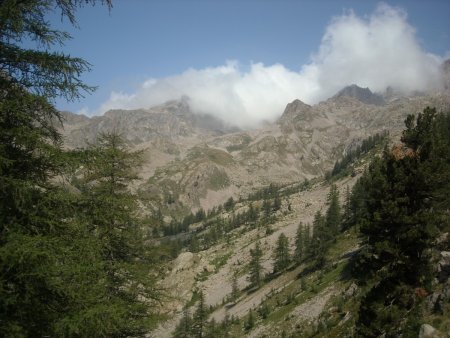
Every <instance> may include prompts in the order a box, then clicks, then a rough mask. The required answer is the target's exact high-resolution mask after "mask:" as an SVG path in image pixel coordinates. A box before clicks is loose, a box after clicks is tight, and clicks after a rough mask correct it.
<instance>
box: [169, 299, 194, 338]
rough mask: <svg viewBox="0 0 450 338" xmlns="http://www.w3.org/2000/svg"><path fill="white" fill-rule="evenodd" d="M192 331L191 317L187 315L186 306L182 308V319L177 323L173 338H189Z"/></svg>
mask: <svg viewBox="0 0 450 338" xmlns="http://www.w3.org/2000/svg"><path fill="white" fill-rule="evenodd" d="M191 331H192V317H191V314H190V313H189V309H188V308H187V306H185V307H184V308H183V317H182V318H181V320H180V322H179V323H178V325H177V327H176V329H175V332H174V334H173V336H174V338H189V337H191Z"/></svg>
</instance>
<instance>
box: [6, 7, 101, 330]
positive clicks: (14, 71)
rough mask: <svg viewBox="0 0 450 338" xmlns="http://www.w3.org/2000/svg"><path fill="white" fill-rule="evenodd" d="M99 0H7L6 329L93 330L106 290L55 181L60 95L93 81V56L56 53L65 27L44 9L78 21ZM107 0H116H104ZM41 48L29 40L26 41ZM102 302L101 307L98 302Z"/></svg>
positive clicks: (68, 197)
mask: <svg viewBox="0 0 450 338" xmlns="http://www.w3.org/2000/svg"><path fill="white" fill-rule="evenodd" d="M95 2H96V1H95V0H92V1H91V0H87V1H81V0H69V1H62V0H54V1H52V0H24V1H15V0H4V1H2V2H1V3H0V224H1V227H0V267H1V271H2V274H1V275H0V318H1V319H0V336H3V337H18V336H35V337H37V336H74V335H79V336H80V335H81V336H92V335H95V334H98V333H100V334H101V332H102V327H101V326H99V325H94V323H95V322H98V317H97V318H94V317H95V316H96V315H97V314H98V312H97V311H93V308H94V307H95V306H96V304H97V306H98V304H101V299H102V295H103V294H104V289H103V288H102V284H101V281H102V280H103V277H104V275H103V273H102V269H101V268H102V265H103V263H102V261H101V257H100V256H99V251H98V247H97V243H96V241H94V238H92V237H91V236H90V235H89V232H88V231H87V229H86V227H85V224H83V223H82V222H78V221H77V220H76V218H75V217H74V214H75V213H76V210H75V209H76V208H75V207H74V204H75V203H76V202H75V201H76V197H75V196H74V195H73V194H71V193H70V192H69V191H68V190H67V189H65V187H64V185H63V184H62V183H61V184H55V182H56V177H57V176H59V177H61V175H62V174H63V171H64V170H65V161H66V160H70V159H68V158H65V157H64V153H63V152H62V149H61V136H60V134H59V132H58V130H57V127H58V126H59V125H60V121H61V114H60V112H59V111H57V110H56V109H55V108H54V107H53V105H52V104H51V102H50V101H51V100H53V99H54V98H56V97H64V98H67V99H75V98H77V97H80V96H81V95H82V93H83V91H84V92H90V91H92V89H93V88H92V87H89V86H87V85H86V84H84V83H83V82H82V81H81V80H80V79H79V76H80V74H81V73H83V72H84V71H87V70H89V64H88V63H87V62H86V61H84V60H82V59H80V58H73V57H70V56H69V55H65V54H62V53H59V52H49V50H51V47H54V46H55V45H59V44H62V43H63V42H64V40H65V39H66V38H67V37H68V34H66V33H65V32H61V31H58V30H55V29H53V28H52V27H51V26H50V24H49V21H48V20H47V19H46V18H45V16H46V14H48V12H50V11H53V10H57V11H60V12H61V14H62V16H63V17H65V18H68V19H69V21H70V22H71V23H75V10H76V8H77V7H78V6H80V5H82V4H85V3H91V4H94V3H95ZM105 2H106V3H109V1H105ZM25 38H27V39H29V41H32V42H35V43H36V46H37V48H35V49H26V48H25V47H24V44H23V43H22V42H23V40H24V39H25ZM97 308H98V307H97Z"/></svg>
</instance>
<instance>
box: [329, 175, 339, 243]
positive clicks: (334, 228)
mask: <svg viewBox="0 0 450 338" xmlns="http://www.w3.org/2000/svg"><path fill="white" fill-rule="evenodd" d="M327 204H328V209H327V213H326V215H325V222H326V228H327V230H329V231H330V234H331V236H332V237H335V236H336V235H337V234H338V233H339V230H340V225H341V207H340V204H339V190H338V189H337V187H336V185H335V184H332V185H331V187H330V192H329V194H328V198H327Z"/></svg>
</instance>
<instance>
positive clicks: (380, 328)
mask: <svg viewBox="0 0 450 338" xmlns="http://www.w3.org/2000/svg"><path fill="white" fill-rule="evenodd" d="M405 124H406V130H405V131H404V132H403V136H402V141H403V142H404V145H405V148H402V149H401V148H397V149H396V151H389V150H387V149H386V150H385V152H384V154H383V158H382V159H379V160H376V161H375V162H374V163H372V164H371V166H370V168H369V171H368V172H367V173H366V174H365V175H364V176H363V177H362V179H361V181H360V182H358V189H360V191H365V193H364V194H365V196H364V197H365V198H364V200H363V201H364V204H363V206H362V211H361V212H359V213H355V215H356V217H355V216H354V217H355V218H356V219H355V223H357V224H359V225H360V229H361V233H362V236H363V238H364V240H365V245H364V246H363V249H362V250H361V251H360V253H359V254H358V256H357V258H356V260H355V264H354V276H355V277H357V278H358V279H359V281H360V283H363V284H366V285H367V286H368V292H367V293H366V294H365V296H364V297H363V299H362V301H361V306H360V309H359V317H358V322H357V328H358V335H361V336H378V335H382V334H385V335H386V336H397V335H404V336H412V335H413V334H417V332H418V330H419V326H420V320H418V318H420V313H421V307H422V306H423V301H421V299H420V298H418V297H417V296H416V294H415V292H414V290H416V289H417V288H422V289H430V288H431V279H432V273H431V265H430V255H429V254H430V247H431V245H432V242H433V239H434V238H435V236H436V234H437V231H438V229H439V227H440V225H441V224H442V222H443V221H444V220H447V221H448V219H449V217H448V211H447V208H448V202H449V198H448V196H449V195H448V187H449V183H448V181H447V182H444V181H442V178H443V177H446V178H448V168H449V164H448V163H449V162H448V160H449V159H450V155H449V154H450V141H449V140H450V128H449V126H450V114H448V113H447V114H439V115H437V114H436V111H435V110H434V109H425V110H424V112H423V114H420V115H419V116H418V117H417V119H416V118H414V117H413V116H409V117H408V118H407V119H406V123H405ZM442 126H444V127H442ZM431 168H432V169H431ZM438 182H439V183H438ZM442 186H443V187H444V189H447V195H446V196H445V197H444V195H441V194H440V189H441V188H442ZM445 204H446V205H447V206H444V205H445ZM444 222H445V221H444Z"/></svg>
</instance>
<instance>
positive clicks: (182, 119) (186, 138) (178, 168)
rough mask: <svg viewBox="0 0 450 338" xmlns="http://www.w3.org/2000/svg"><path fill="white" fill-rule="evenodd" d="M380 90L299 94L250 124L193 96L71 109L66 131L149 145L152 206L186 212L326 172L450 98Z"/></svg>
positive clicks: (81, 138)
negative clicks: (97, 109)
mask: <svg viewBox="0 0 450 338" xmlns="http://www.w3.org/2000/svg"><path fill="white" fill-rule="evenodd" d="M378 98H379V97H378V96H376V95H375V94H372V93H371V92H370V90H368V89H362V88H359V87H357V86H350V87H347V88H345V89H343V90H342V91H341V92H339V93H338V94H337V95H335V96H334V97H332V98H330V99H328V100H326V101H324V102H321V103H319V104H317V105H315V106H309V105H307V104H305V103H303V102H301V101H300V100H295V101H293V102H291V103H289V104H288V105H287V106H286V109H285V111H284V112H283V114H282V115H281V117H280V118H279V120H278V121H277V122H276V123H274V124H272V125H266V126H265V127H264V128H262V129H258V130H248V131H238V130H237V129H236V128H234V129H233V128H232V127H230V126H226V125H224V124H223V123H222V122H220V121H218V120H217V119H215V118H213V117H211V116H198V115H195V114H193V113H192V112H191V110H190V108H189V105H188V103H187V100H180V101H171V102H167V103H166V104H164V105H161V106H157V107H153V108H150V109H140V110H132V111H126V110H113V111H109V112H107V113H106V114H105V115H104V116H99V117H93V118H87V117H84V116H77V115H73V114H70V113H65V117H66V122H65V129H64V130H63V133H64V136H65V140H66V145H67V146H70V147H82V146H84V145H86V143H87V142H92V141H93V140H94V138H95V135H97V134H98V133H99V132H102V131H111V130H116V131H118V132H120V133H122V134H123V135H124V136H125V137H126V139H127V140H128V141H129V143H130V145H131V146H132V147H134V148H135V149H142V150H144V156H145V159H146V162H145V164H144V166H143V167H142V171H141V178H142V180H141V182H140V183H139V185H138V186H139V187H138V188H139V190H140V191H141V192H142V193H143V194H146V195H152V198H151V201H150V204H149V206H148V207H149V208H150V209H155V208H156V207H158V205H159V207H161V204H164V199H165V197H167V195H170V196H171V199H174V200H175V202H176V203H173V204H172V205H171V206H170V209H171V210H169V211H171V212H173V213H182V212H186V211H187V210H196V209H197V208H199V207H202V208H204V209H206V210H207V209H210V208H212V207H213V206H215V205H219V204H222V203H223V202H224V201H225V200H226V199H228V198H229V197H230V196H233V197H238V196H241V195H242V196H245V195H246V194H248V193H249V192H251V191H253V190H254V189H255V188H258V187H261V186H265V185H268V184H270V183H277V184H289V183H292V182H296V181H302V180H304V179H305V178H306V179H310V178H313V177H317V176H320V175H323V174H325V173H326V172H327V171H328V170H330V169H331V168H332V166H333V164H334V162H335V161H336V160H337V159H339V158H341V157H342V155H343V154H344V153H345V152H346V151H348V150H349V149H351V147H354V146H355V145H357V144H358V143H359V142H360V141H361V140H362V139H363V138H366V137H367V136H369V135H373V134H375V133H378V132H381V131H383V130H388V131H389V132H390V133H391V134H392V135H394V136H395V135H397V134H398V133H399V132H400V130H401V129H402V128H403V121H404V119H405V117H406V116H407V114H410V113H418V112H420V111H422V110H423V108H424V107H426V106H435V107H437V108H438V109H444V108H445V107H448V106H449V102H450V95H449V92H448V91H447V92H443V93H435V94H432V95H428V96H416V97H411V98H407V97H402V98H397V99H393V100H391V101H390V102H388V103H386V104H383V105H380V104H379V103H380V102H379V101H377V100H378ZM368 102H372V103H376V104H371V103H368ZM162 207H163V208H166V207H168V206H167V205H163V206H162Z"/></svg>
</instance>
